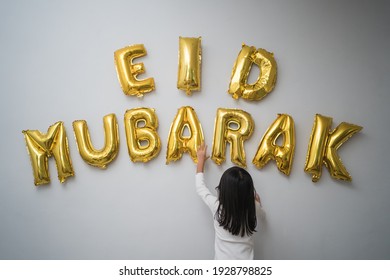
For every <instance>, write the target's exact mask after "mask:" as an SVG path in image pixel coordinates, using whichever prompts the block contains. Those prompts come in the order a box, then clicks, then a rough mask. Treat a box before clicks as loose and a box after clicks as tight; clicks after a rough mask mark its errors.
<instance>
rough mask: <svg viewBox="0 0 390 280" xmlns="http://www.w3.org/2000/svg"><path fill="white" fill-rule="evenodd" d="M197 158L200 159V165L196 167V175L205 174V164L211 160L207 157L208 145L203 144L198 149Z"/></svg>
mask: <svg viewBox="0 0 390 280" xmlns="http://www.w3.org/2000/svg"><path fill="white" fill-rule="evenodd" d="M196 157H197V159H198V163H197V165H196V173H203V171H204V163H205V162H206V160H207V159H208V158H209V156H208V155H207V145H205V144H204V143H202V144H201V145H200V146H199V147H198V149H197V150H196Z"/></svg>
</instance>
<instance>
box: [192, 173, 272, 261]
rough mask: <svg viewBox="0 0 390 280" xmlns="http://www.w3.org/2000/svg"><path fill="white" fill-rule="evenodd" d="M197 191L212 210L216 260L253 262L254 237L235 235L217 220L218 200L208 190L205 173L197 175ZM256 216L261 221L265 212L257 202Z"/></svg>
mask: <svg viewBox="0 0 390 280" xmlns="http://www.w3.org/2000/svg"><path fill="white" fill-rule="evenodd" d="M195 179H196V191H197V193H198V194H199V196H200V197H201V198H202V199H203V201H204V202H205V203H206V205H207V206H208V207H209V208H210V210H211V213H212V215H213V220H214V229H215V255H214V259H216V260H229V259H230V260H252V259H253V258H254V252H253V247H254V237H253V235H251V236H247V235H245V236H243V237H241V236H240V235H238V236H237V235H233V234H231V233H230V232H229V231H227V230H226V229H224V228H223V227H221V226H220V225H219V223H218V221H217V220H216V219H215V217H214V216H215V213H216V211H217V208H218V199H217V197H216V196H214V195H213V194H212V193H211V192H210V190H209V189H208V188H207V186H206V184H205V180H204V174H203V173H197V174H196V177H195ZM255 204H256V215H257V219H258V220H259V218H260V219H262V218H264V216H265V212H264V210H263V209H262V207H261V206H260V203H258V202H257V201H255Z"/></svg>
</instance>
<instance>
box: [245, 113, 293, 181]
mask: <svg viewBox="0 0 390 280" xmlns="http://www.w3.org/2000/svg"><path fill="white" fill-rule="evenodd" d="M281 136H282V137H283V143H282V144H281V145H280V146H279V145H278V144H277V140H278V138H279V137H281ZM294 150H295V128H294V120H293V118H292V117H290V116H289V115H286V114H278V117H277V119H276V120H275V121H274V122H273V124H272V125H271V126H270V127H269V128H268V129H267V131H266V132H265V134H264V136H263V138H262V139H261V142H260V144H259V147H258V149H257V153H256V155H255V157H254V158H253V161H252V162H253V164H254V165H255V166H256V167H258V168H263V167H264V166H265V165H266V164H267V163H268V162H269V161H270V160H271V159H272V160H275V161H276V165H277V167H278V169H279V170H280V171H281V172H283V173H284V174H286V175H289V174H290V171H291V167H292V160H293V157H294Z"/></svg>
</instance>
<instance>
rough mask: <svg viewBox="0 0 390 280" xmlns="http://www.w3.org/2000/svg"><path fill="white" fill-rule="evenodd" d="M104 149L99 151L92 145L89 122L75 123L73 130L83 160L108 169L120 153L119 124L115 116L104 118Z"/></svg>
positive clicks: (80, 121)
mask: <svg viewBox="0 0 390 280" xmlns="http://www.w3.org/2000/svg"><path fill="white" fill-rule="evenodd" d="M103 125H104V147H103V148H102V149H100V150H97V149H95V148H94V147H93V145H92V143H91V137H90V134H89V130H88V126H87V122H86V121H84V120H78V121H74V122H73V130H74V134H75V137H76V142H77V147H78V149H79V153H80V156H81V157H82V158H83V160H84V161H85V162H86V163H88V164H90V165H92V166H97V167H99V168H102V169H104V168H106V167H107V165H108V164H109V163H110V162H112V161H113V160H114V159H115V158H116V156H117V155H118V152H119V130H118V122H117V120H116V116H115V115H114V114H110V115H107V116H104V118H103Z"/></svg>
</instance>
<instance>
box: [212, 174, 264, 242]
mask: <svg viewBox="0 0 390 280" xmlns="http://www.w3.org/2000/svg"><path fill="white" fill-rule="evenodd" d="M217 190H218V200H219V205H218V209H217V212H216V213H215V215H216V219H217V221H218V222H219V225H220V226H222V227H223V228H224V229H226V230H228V231H229V232H230V233H231V234H233V235H241V236H244V235H245V234H246V235H248V236H250V235H252V234H253V232H254V231H255V228H256V225H257V220H256V208H255V188H254V186H253V180H252V177H251V175H250V174H249V173H248V172H247V171H246V170H245V169H243V168H241V167H237V166H234V167H231V168H229V169H227V170H226V171H225V172H224V173H223V175H222V177H221V180H220V182H219V186H218V187H217Z"/></svg>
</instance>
